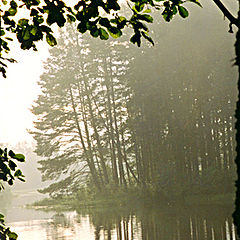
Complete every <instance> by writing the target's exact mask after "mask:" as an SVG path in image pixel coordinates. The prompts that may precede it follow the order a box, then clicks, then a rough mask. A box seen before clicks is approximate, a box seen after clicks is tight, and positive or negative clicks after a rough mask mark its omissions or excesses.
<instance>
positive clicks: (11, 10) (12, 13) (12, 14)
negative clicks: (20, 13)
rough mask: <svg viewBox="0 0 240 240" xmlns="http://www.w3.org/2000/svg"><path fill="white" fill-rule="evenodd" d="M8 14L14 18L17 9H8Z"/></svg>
mask: <svg viewBox="0 0 240 240" xmlns="http://www.w3.org/2000/svg"><path fill="white" fill-rule="evenodd" d="M8 12H9V14H10V16H15V15H16V13H17V9H16V8H10V9H9V10H8Z"/></svg>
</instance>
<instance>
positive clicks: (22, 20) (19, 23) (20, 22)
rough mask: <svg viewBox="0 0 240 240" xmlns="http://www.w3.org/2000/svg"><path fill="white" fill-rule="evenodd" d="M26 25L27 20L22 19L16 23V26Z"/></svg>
mask: <svg viewBox="0 0 240 240" xmlns="http://www.w3.org/2000/svg"><path fill="white" fill-rule="evenodd" d="M27 24H28V19H25V18H22V19H20V20H19V21H18V25H19V26H21V27H23V26H25V25H27Z"/></svg>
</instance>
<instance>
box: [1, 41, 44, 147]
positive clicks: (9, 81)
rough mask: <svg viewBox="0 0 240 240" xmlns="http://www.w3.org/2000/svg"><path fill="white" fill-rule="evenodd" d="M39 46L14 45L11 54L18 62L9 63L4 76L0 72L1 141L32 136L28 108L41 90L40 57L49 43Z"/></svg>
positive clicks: (18, 139) (31, 116) (31, 118)
mask: <svg viewBox="0 0 240 240" xmlns="http://www.w3.org/2000/svg"><path fill="white" fill-rule="evenodd" d="M38 46H39V47H38V49H39V52H33V51H23V50H21V49H20V48H19V47H18V46H14V48H13V49H12V56H13V57H14V58H15V59H16V60H17V61H18V63H14V64H12V63H9V64H8V69H7V78H6V79H4V78H3V77H2V76H0V109H1V115H0V143H3V142H4V143H11V144H15V143H17V142H19V141H23V140H31V137H30V136H29V134H28V133H27V130H26V128H31V127H32V121H33V115H32V114H31V112H30V110H29V108H30V107H31V105H32V102H33V100H34V99H36V97H37V95H38V93H39V91H40V90H39V88H38V86H37V81H38V79H39V76H40V74H41V72H42V69H43V68H42V65H43V64H42V61H43V60H44V59H46V57H47V56H48V46H47V45H46V44H43V43H40V44H39V45H38Z"/></svg>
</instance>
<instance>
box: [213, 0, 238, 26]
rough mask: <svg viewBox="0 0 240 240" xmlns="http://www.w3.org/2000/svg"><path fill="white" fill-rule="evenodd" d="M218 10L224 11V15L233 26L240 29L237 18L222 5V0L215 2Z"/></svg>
mask: <svg viewBox="0 0 240 240" xmlns="http://www.w3.org/2000/svg"><path fill="white" fill-rule="evenodd" d="M213 1H214V2H215V4H216V5H217V6H218V8H219V9H220V10H221V11H222V13H223V15H224V16H225V17H226V18H227V19H228V20H229V21H230V23H231V24H234V25H236V26H237V27H238V28H239V27H240V22H239V20H238V19H237V18H235V17H234V16H233V15H232V14H231V13H230V12H229V11H228V9H227V8H226V7H225V6H224V5H223V4H222V2H221V1H220V0H213Z"/></svg>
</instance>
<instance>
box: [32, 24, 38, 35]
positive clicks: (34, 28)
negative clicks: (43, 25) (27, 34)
mask: <svg viewBox="0 0 240 240" xmlns="http://www.w3.org/2000/svg"><path fill="white" fill-rule="evenodd" d="M37 31H38V28H37V27H36V26H33V27H32V29H31V34H32V35H33V36H35V35H36V33H37Z"/></svg>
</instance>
